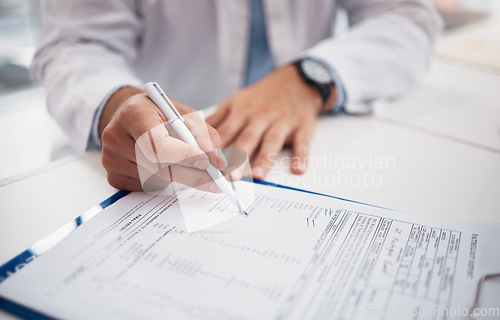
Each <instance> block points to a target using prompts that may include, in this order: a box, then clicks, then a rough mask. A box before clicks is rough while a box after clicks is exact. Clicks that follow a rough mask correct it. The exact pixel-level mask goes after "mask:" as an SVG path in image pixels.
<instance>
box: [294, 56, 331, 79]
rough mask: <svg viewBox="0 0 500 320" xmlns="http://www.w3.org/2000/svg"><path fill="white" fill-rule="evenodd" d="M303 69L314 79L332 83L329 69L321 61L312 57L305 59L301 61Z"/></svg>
mask: <svg viewBox="0 0 500 320" xmlns="http://www.w3.org/2000/svg"><path fill="white" fill-rule="evenodd" d="M301 68H302V71H303V72H304V73H305V75H306V76H307V77H308V78H309V79H311V80H312V81H314V82H316V83H319V84H329V83H332V80H333V79H332V76H331V75H330V72H328V69H327V68H326V67H325V66H324V65H322V64H321V63H320V62H318V61H316V60H312V59H304V60H302V63H301Z"/></svg>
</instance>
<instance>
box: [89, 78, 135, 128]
mask: <svg viewBox="0 0 500 320" xmlns="http://www.w3.org/2000/svg"><path fill="white" fill-rule="evenodd" d="M140 93H143V91H142V90H140V89H137V88H134V87H123V88H120V89H118V90H117V91H116V92H115V93H113V95H112V96H111V97H110V98H109V99H108V101H107V102H106V104H105V105H104V108H103V110H102V114H101V117H100V119H99V126H98V128H99V137H101V134H102V131H103V130H104V128H106V126H107V125H108V123H109V122H110V121H111V119H112V118H113V115H114V114H115V113H116V111H117V110H118V109H119V108H120V106H121V105H122V104H123V103H124V102H125V101H126V100H127V99H128V98H130V97H132V96H134V95H136V94H140Z"/></svg>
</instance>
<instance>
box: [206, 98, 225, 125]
mask: <svg viewBox="0 0 500 320" xmlns="http://www.w3.org/2000/svg"><path fill="white" fill-rule="evenodd" d="M229 105H230V100H229V99H227V100H225V101H224V102H222V104H221V105H220V106H219V107H218V108H217V110H216V111H215V112H214V114H212V115H211V116H210V117H208V119H207V123H208V124H209V125H211V126H212V127H215V128H216V127H218V126H219V125H220V124H221V122H222V120H224V118H226V117H227V115H228V113H229Z"/></svg>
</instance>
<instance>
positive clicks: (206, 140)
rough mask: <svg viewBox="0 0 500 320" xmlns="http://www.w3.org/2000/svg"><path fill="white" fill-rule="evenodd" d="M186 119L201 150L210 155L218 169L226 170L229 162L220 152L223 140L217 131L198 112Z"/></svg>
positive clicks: (211, 160)
mask: <svg viewBox="0 0 500 320" xmlns="http://www.w3.org/2000/svg"><path fill="white" fill-rule="evenodd" d="M184 118H185V122H184V123H185V124H186V126H187V127H188V129H189V131H191V133H192V134H193V136H194V138H195V139H196V142H198V145H199V147H200V149H201V150H202V151H204V152H205V153H206V154H207V155H208V158H209V160H210V162H211V163H212V164H213V165H214V166H216V167H217V168H219V169H224V168H225V167H226V166H227V160H226V159H225V158H224V155H223V154H222V152H221V151H220V147H221V139H220V136H219V133H218V132H217V130H215V129H214V128H213V127H212V126H210V125H208V124H207V123H206V122H205V121H204V120H203V119H202V118H201V117H200V116H199V114H198V113H197V112H195V113H190V114H187V115H185V116H184ZM217 149H219V150H217Z"/></svg>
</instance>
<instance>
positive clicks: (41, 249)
mask: <svg viewBox="0 0 500 320" xmlns="http://www.w3.org/2000/svg"><path fill="white" fill-rule="evenodd" d="M243 180H250V181H253V183H256V184H261V185H266V186H272V187H276V188H283V189H288V190H294V191H300V192H305V193H310V194H315V195H320V196H324V197H329V198H334V199H338V200H342V201H347V202H353V203H358V204H362V205H367V206H371V207H376V208H382V209H388V208H384V207H381V206H376V205H372V204H367V203H363V202H359V201H354V200H349V199H344V198H340V197H335V196H332V195H327V194H323V193H319V192H314V191H309V190H304V189H299V188H294V187H290V186H285V185H281V184H277V183H272V182H268V181H264V180H257V179H255V180H251V179H243ZM129 193H131V192H130V191H123V190H121V191H118V192H116V193H115V194H113V195H112V196H111V197H109V198H107V199H106V200H104V201H102V202H101V203H99V204H98V205H96V206H95V207H93V208H91V209H90V210H89V211H87V212H86V213H84V214H82V215H81V216H79V217H77V218H76V219H75V220H73V221H71V222H69V223H67V224H65V225H64V226H62V227H61V228H59V229H57V230H56V231H55V232H53V233H52V234H50V235H49V236H48V237H47V238H50V241H46V240H47V238H44V239H42V240H41V241H40V242H37V243H36V244H35V245H33V246H32V247H31V248H29V249H27V250H25V251H23V252H21V253H20V254H18V255H17V256H15V257H14V258H12V259H11V260H10V261H8V262H7V263H5V264H3V265H2V266H0V283H2V281H4V280H5V279H7V278H8V277H10V276H12V275H13V274H15V273H16V272H18V271H19V270H21V269H22V268H23V267H25V266H26V265H27V264H28V263H30V262H32V261H34V260H35V259H36V257H38V256H40V255H42V254H43V253H45V252H46V251H47V250H49V249H51V248H52V247H53V246H54V245H56V244H57V243H59V242H60V241H62V240H63V239H64V238H65V237H66V236H67V235H68V234H70V233H71V232H73V231H74V230H75V229H76V228H78V227H79V226H80V225H82V224H83V223H84V222H85V221H87V220H89V219H90V218H91V217H93V216H94V215H95V214H97V213H99V212H100V211H102V210H103V209H104V208H106V207H108V206H110V205H112V204H113V203H115V202H116V201H118V200H120V199H121V198H123V197H125V196H127V195H128V194H129ZM389 210H391V209H389ZM42 241H44V242H46V243H48V244H49V245H45V246H39V245H37V244H39V243H41V242H42ZM34 248H37V249H36V250H35V249H34ZM0 309H3V310H5V311H7V312H9V313H11V314H13V315H15V316H17V317H21V318H23V319H30V320H31V319H33V320H54V319H56V318H53V317H50V316H48V315H45V314H42V313H40V312H38V311H36V310H33V309H31V308H29V307H26V306H23V305H20V304H18V303H16V302H12V301H10V300H8V299H6V298H4V297H2V296H0Z"/></svg>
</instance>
